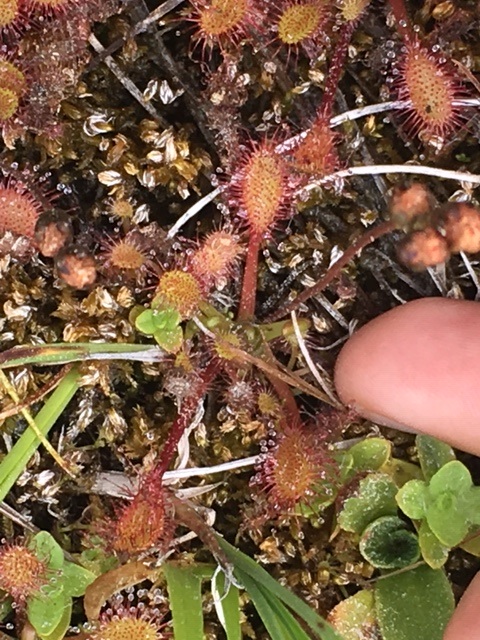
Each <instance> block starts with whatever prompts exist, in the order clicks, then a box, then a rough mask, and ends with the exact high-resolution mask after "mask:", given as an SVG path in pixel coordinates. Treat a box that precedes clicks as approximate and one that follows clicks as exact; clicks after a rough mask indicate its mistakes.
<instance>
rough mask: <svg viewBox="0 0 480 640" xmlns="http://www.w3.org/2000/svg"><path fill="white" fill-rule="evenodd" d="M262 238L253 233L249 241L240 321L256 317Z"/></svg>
mask: <svg viewBox="0 0 480 640" xmlns="http://www.w3.org/2000/svg"><path fill="white" fill-rule="evenodd" d="M261 242H262V238H261V236H260V235H259V234H257V233H251V234H250V238H249V240H248V248H247V259H246V261H245V270H244V272H243V284H242V293H241V295H240V304H239V309H238V319H239V320H241V321H248V320H251V319H252V318H253V316H254V315H255V302H256V299H257V272H258V252H259V251H260V245H261Z"/></svg>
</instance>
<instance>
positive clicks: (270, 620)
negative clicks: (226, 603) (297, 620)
mask: <svg viewBox="0 0 480 640" xmlns="http://www.w3.org/2000/svg"><path fill="white" fill-rule="evenodd" d="M239 574H240V575H239V576H238V577H239V579H240V576H241V577H242V579H243V580H244V583H243V585H244V587H245V590H246V591H247V593H248V595H249V596H250V598H251V599H252V601H253V604H254V605H255V609H256V610H257V611H258V615H259V616H260V617H261V619H262V622H263V624H264V625H265V628H266V630H267V631H268V633H269V634H270V636H271V639H272V640H296V638H290V637H289V636H288V635H287V631H286V629H285V626H284V623H283V620H282V618H281V617H280V616H278V615H277V613H276V612H275V611H274V610H273V609H272V607H271V604H270V600H269V598H268V597H267V596H266V595H265V592H264V591H263V590H262V589H261V588H260V587H259V585H258V584H257V582H255V580H253V578H251V577H250V576H249V575H248V574H246V573H245V574H244V573H242V572H241V571H240V572H239Z"/></svg>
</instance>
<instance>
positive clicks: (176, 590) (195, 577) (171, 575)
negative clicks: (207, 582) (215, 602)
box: [162, 562, 203, 640]
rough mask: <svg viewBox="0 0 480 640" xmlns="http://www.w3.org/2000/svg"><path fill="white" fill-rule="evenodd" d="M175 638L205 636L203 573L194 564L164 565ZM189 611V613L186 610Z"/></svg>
mask: <svg viewBox="0 0 480 640" xmlns="http://www.w3.org/2000/svg"><path fill="white" fill-rule="evenodd" d="M162 568H163V572H164V574H165V578H166V580H167V589H168V595H169V600H170V609H171V611H172V621H173V632H174V635H175V640H192V638H203V608H202V578H203V576H202V574H199V573H198V572H195V571H193V570H192V569H194V568H195V565H193V566H186V567H180V566H177V565H175V564H173V563H171V562H166V563H165V564H164V565H163V567H162ZM187 611H188V615H187V614H186V612H187Z"/></svg>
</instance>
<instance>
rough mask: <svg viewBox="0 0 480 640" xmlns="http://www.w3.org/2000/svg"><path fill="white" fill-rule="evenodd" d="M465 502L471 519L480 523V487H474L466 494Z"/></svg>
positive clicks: (474, 522) (475, 522) (472, 521)
mask: <svg viewBox="0 0 480 640" xmlns="http://www.w3.org/2000/svg"><path fill="white" fill-rule="evenodd" d="M464 503H465V510H466V512H467V513H468V519H469V521H470V522H471V523H472V524H476V525H480V487H472V488H471V489H470V491H469V492H468V493H467V494H466V495H465V496H464Z"/></svg>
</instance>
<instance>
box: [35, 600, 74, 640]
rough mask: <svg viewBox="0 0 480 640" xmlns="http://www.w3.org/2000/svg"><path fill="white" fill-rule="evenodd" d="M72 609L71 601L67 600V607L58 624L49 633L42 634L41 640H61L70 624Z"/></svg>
mask: <svg viewBox="0 0 480 640" xmlns="http://www.w3.org/2000/svg"><path fill="white" fill-rule="evenodd" d="M72 609H73V606H72V601H71V599H68V602H67V605H66V606H65V608H64V610H63V613H62V617H61V618H60V622H59V623H58V624H57V626H56V627H55V629H54V630H53V631H52V632H51V633H49V634H42V635H41V636H40V638H41V640H63V638H65V636H66V635H67V631H68V629H69V628H70V623H71V621H72Z"/></svg>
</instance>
